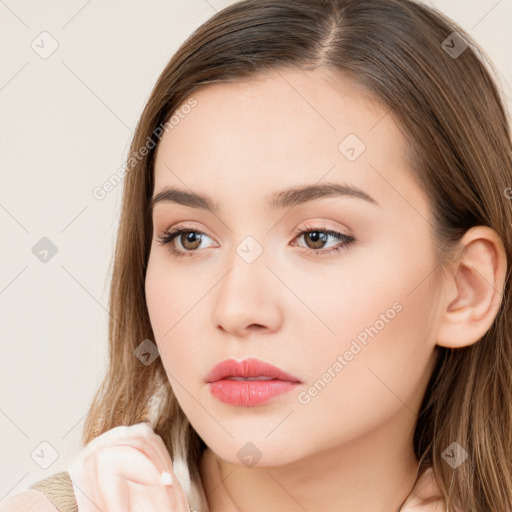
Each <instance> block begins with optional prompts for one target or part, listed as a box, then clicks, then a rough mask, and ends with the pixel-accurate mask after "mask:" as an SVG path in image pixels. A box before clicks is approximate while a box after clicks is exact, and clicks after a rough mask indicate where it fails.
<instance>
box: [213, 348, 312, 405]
mask: <svg viewBox="0 0 512 512" xmlns="http://www.w3.org/2000/svg"><path fill="white" fill-rule="evenodd" d="M206 382H208V384H209V388H210V391H211V393H212V394H213V396H215V397H216V398H218V399H219V400H220V401H221V402H224V403H228V404H231V405H238V406H245V407H252V406H255V405H259V404H262V403H264V402H267V401H268V400H270V399H271V398H274V397H275V396H278V395H281V394H283V393H287V392H289V391H292V390H293V389H295V388H296V387H297V386H298V385H299V384H301V383H302V381H301V380H300V379H299V378H297V377H295V376H294V375H291V374H289V373H287V372H285V371H284V370H281V369H280V368H277V367H276V366H273V365H271V364H268V363H265V362H264V361H260V360H259V359H254V358H249V359H244V360H243V361H240V362H238V361H236V360H234V359H226V360H224V361H222V362H221V363H219V364H217V365H216V366H214V367H213V368H212V370H211V371H210V373H209V374H208V375H207V376H206Z"/></svg>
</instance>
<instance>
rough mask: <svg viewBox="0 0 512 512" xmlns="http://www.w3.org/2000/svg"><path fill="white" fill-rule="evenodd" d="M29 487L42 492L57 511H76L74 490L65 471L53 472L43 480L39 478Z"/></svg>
mask: <svg viewBox="0 0 512 512" xmlns="http://www.w3.org/2000/svg"><path fill="white" fill-rule="evenodd" d="M29 489H35V490H37V491H40V492H42V493H43V494H44V495H45V496H46V497H47V498H48V499H49V500H50V501H51V502H52V503H53V504H54V505H55V507H57V510H59V512H78V504H77V502H76V497H75V490H74V489H73V483H72V481H71V477H70V476H69V473H68V472H67V471H62V472H61V473H55V474H54V475H51V476H49V477H48V478H45V479H44V480H39V481H38V482H36V483H35V484H33V485H31V486H30V487H29Z"/></svg>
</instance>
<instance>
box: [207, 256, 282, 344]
mask: <svg viewBox="0 0 512 512" xmlns="http://www.w3.org/2000/svg"><path fill="white" fill-rule="evenodd" d="M231 262H232V266H231V268H230V269H229V271H228V272H227V273H226V274H225V275H224V277H223V278H222V279H221V281H220V282H219V284H218V285H217V286H216V289H217V293H216V294H215V295H214V296H213V297H212V300H213V310H212V321H213V325H214V326H215V327H216V328H217V329H220V330H221V331H224V332H226V333H229V334H232V335H233V336H236V337H243V338H245V337H247V336H249V335H250V334H251V333H253V332H256V331H261V332H262V333H263V332H266V331H268V332H275V331H276V330H278V329H279V327H280V325H281V323H282V321H283V314H282V306H283V303H282V301H281V300H280V295H281V293H282V290H281V288H282V287H281V286H279V281H278V280H277V279H276V277H275V276H274V274H273V273H272V272H271V271H270V270H269V268H268V267H267V265H266V259H265V258H264V257H263V255H261V256H260V257H259V258H258V259H257V260H256V261H254V262H252V263H248V262H246V261H245V260H244V259H243V258H241V257H240V256H239V255H238V254H235V255H234V257H233V258H232V260H231Z"/></svg>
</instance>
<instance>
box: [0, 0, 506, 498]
mask: <svg viewBox="0 0 512 512" xmlns="http://www.w3.org/2000/svg"><path fill="white" fill-rule="evenodd" d="M232 3H234V2H233V1H226V0H224V1H222V0H186V1H185V0H182V1H179V0H167V1H165V0H153V1H152V2H142V1H139V2H138V1H134V0H129V1H126V0H125V1H121V0H111V1H109V2H105V1H103V2H101V1H92V0H88V1H87V0H73V1H67V2H65V1H63V0H54V1H51V2H36V1H35V0H32V1H30V0H5V1H4V0H0V49H1V50H0V51H1V57H0V172H1V187H0V227H1V237H2V240H1V247H2V250H1V255H0V257H1V266H0V312H1V322H0V337H1V354H0V500H1V499H3V498H4V497H6V496H8V495H11V494H14V493H17V492H20V491H21V490H23V489H26V488H28V486H30V485H31V484H32V483H34V482H36V481H38V480H40V479H42V478H45V477H46V476H49V475H51V474H54V473H57V472H59V471H63V470H65V469H66V468H67V467H68V466H69V464H70V463H71V461H72V460H73V459H74V457H75V456H76V454H77V453H78V451H79V449H80V435H81V430H82V427H83V420H84V417H85V415H86V413H87V409H88V406H89V403H90V400H91V398H92V396H93V393H94V391H95V390H96V388H97V386H98V385H99V384H100V382H101V380H102V377H103V374H104V372H105V370H106V363H107V326H108V320H109V314H108V292H109V286H110V280H111V276H110V272H111V262H112V258H113V250H114V243H115V236H116V231H117V226H118V216H119V211H120V205H121V198H122V188H123V187H122V184H120V185H118V186H117V187H116V188H115V189H114V190H112V191H111V192H110V193H108V194H107V195H106V197H104V198H103V199H97V198H95V197H94V196H93V190H94V188H95V187H98V186H101V185H102V184H103V183H104V182H105V181H107V180H108V179H109V177H110V176H111V175H112V174H114V173H115V172H116V171H117V170H118V169H119V168H120V167H122V166H123V164H124V163H125V161H126V157H127V151H128V147H129V143H130V140H131V137H132V134H133V130H134V128H135V125H136V123H137V120H138V118H139V115H140V114H141V112H142V109H143V107H144V104H145V101H146V100H147V98H148V96H149V93H150V91H151V89H152V88H153V85H154V83H155V81H156V79H157V77H158V76H159V74H160V72H161V71H162V70H163V68H164V66H165V65H166V64H167V62H168V60H169V59H170V58H171V56H172V55H173V54H174V52H175V51H176V50H177V49H178V47H179V45H180V44H181V43H182V42H183V41H184V40H185V39H186V37H188V35H190V33H191V32H192V31H193V30H194V29H195V28H196V27H198V26H199V25H200V24H202V23H203V22H204V21H206V20H207V19H208V18H209V17H211V16H212V15H213V14H214V13H215V12H216V11H218V10H220V9H222V8H223V7H225V6H227V5H230V4H232ZM427 3H429V4H431V5H434V6H435V7H437V8H438V9H440V10H441V11H443V12H444V13H446V14H447V15H448V16H450V17H451V18H453V19H454V20H455V21H456V22H458V23H459V24H460V25H461V26H462V27H463V28H464V29H466V30H468V31H469V33H470V34H471V35H472V36H473V37H474V38H475V39H476V41H477V42H478V43H479V44H480V45H481V46H482V47H483V48H484V50H485V51H486V52H487V53H488V55H489V56H490V58H491V59H492V60H493V62H494V63H495V65H496V66H497V68H498V71H499V74H500V80H501V86H502V88H503V90H504V92H505V94H506V95H507V101H508V103H509V109H512V101H511V100H510V97H512V89H511V86H510V84H512V55H511V53H512V52H511V51H510V49H511V47H512V39H511V35H510V21H511V20H512V0H499V1H498V0H469V1H468V0H437V1H434V2H427ZM440 43H441V42H440ZM432 65H435V62H433V63H432ZM511 186H512V183H511Z"/></svg>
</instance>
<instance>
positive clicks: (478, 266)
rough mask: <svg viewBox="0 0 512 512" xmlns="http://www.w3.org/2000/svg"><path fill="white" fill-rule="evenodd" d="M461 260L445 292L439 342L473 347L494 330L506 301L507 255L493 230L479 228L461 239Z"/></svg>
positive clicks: (448, 345)
mask: <svg viewBox="0 0 512 512" xmlns="http://www.w3.org/2000/svg"><path fill="white" fill-rule="evenodd" d="M460 243H461V246H462V247H461V252H460V257H459V258H458V260H457V261H456V262H454V263H453V264H452V267H451V268H450V275H449V278H447V281H446V283H445V289H444V290H443V293H442V294H441V296H440V300H441V301H444V303H443V309H442V311H441V314H442V318H441V319H440V322H439V330H438V333H437V337H436V343H437V345H439V346H442V347H448V348H461V347H464V346H468V345H472V344H473V343H476V342H477V341H478V340H480V339H481V338H482V336H484V335H485V333H486V332H487V331H488V330H489V328H490V327H491V325H492V323H493V321H494V319H495V318H496V315H497V313H498V310H499V308H500V305H501V301H502V298H503V289H504V284H505V275H506V271H507V256H506V253H505V248H504V246H503V242H502V240H501V239H500V237H499V235H498V234H497V233H496V231H494V230H493V229H491V228H489V227H486V226H476V227H474V228H471V229H470V230H468V231H467V232H466V233H465V234H464V236H463V237H462V238H461V242H460Z"/></svg>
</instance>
